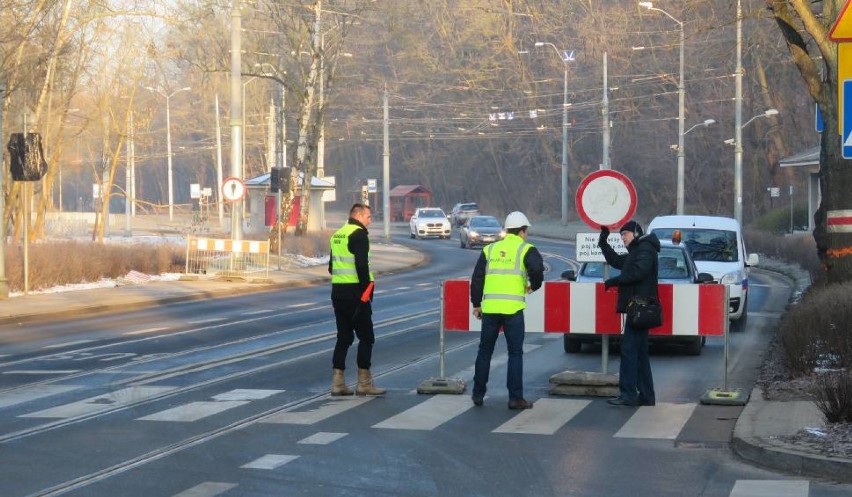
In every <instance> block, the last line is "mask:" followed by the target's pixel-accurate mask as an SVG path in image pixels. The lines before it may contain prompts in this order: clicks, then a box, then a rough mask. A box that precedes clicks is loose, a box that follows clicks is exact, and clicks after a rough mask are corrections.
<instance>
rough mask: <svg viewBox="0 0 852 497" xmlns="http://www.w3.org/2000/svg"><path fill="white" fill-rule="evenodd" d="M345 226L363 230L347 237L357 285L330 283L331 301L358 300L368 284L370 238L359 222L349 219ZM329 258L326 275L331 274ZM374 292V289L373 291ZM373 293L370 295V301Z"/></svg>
mask: <svg viewBox="0 0 852 497" xmlns="http://www.w3.org/2000/svg"><path fill="white" fill-rule="evenodd" d="M347 224H355V225H358V226H360V227H361V228H363V229H360V230H355V232H354V233H352V234H351V235H349V244H348V246H349V251H350V252H352V255H354V256H355V271H357V272H358V283H332V284H331V298H332V300H358V299H360V298H361V294H362V293H363V292H364V290H366V289H367V285H369V284H370V258H369V254H370V236H369V233H368V232H367V228H366V227H365V226H364V225H363V224H361V223H360V222H359V221H357V220H356V219H353V218H351V217H350V218H349V221H347ZM331 269H332V267H331V257H329V258H328V274H331ZM373 292H375V287H374V289H373ZM372 300H373V293H370V301H371V302H372Z"/></svg>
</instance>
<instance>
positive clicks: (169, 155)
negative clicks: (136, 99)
mask: <svg viewBox="0 0 852 497" xmlns="http://www.w3.org/2000/svg"><path fill="white" fill-rule="evenodd" d="M145 89H146V90H149V91H152V92H154V93H159V94H160V95H162V96H163V98H165V99H166V156H167V158H168V165H169V173H168V176H169V221H173V220H174V217H175V190H174V181H173V179H172V125H171V111H170V108H169V100H171V98H172V97H173V96H175V94H176V93H178V92H182V91H189V90H191V89H192V88H190V87H189V86H187V87H184V88H180V89H178V90H175V91H173V92H171V93H166V92H164V91H163V90H161V89H160V88H153V87H150V86H146V87H145Z"/></svg>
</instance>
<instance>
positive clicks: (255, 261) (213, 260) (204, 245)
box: [185, 236, 269, 278]
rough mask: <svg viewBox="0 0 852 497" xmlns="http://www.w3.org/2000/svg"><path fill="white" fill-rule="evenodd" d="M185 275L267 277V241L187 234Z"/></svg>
mask: <svg viewBox="0 0 852 497" xmlns="http://www.w3.org/2000/svg"><path fill="white" fill-rule="evenodd" d="M185 272H186V274H206V275H224V276H248V275H254V276H257V275H259V274H260V275H263V276H264V277H266V278H268V277H269V241H267V240H230V239H217V238H203V237H194V236H190V237H188V238H187V243H186V269H185Z"/></svg>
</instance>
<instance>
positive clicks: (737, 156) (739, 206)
mask: <svg viewBox="0 0 852 497" xmlns="http://www.w3.org/2000/svg"><path fill="white" fill-rule="evenodd" d="M742 22H743V19H742V10H741V5H740V0H737V69H736V74H735V80H734V81H735V92H736V93H735V95H734V113H735V118H736V124H735V125H734V219H736V220H737V222H738V223H740V225H741V226H742V224H743V126H742V122H743V48H742V47H743V27H742Z"/></svg>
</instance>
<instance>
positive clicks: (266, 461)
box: [240, 454, 299, 469]
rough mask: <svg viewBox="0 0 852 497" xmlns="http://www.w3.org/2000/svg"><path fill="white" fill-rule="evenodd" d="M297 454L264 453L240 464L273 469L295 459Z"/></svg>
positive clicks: (243, 466) (247, 466) (252, 467)
mask: <svg viewBox="0 0 852 497" xmlns="http://www.w3.org/2000/svg"><path fill="white" fill-rule="evenodd" d="M298 458H299V456H288V455H284V454H266V455H265V456H263V457H258V458H257V459H255V460H254V461H252V462H250V463H247V464H243V465H242V466H240V467H241V468H245V469H275V468H277V467H279V466H283V465H285V464H287V463H288V462H290V461H295V460H296V459H298Z"/></svg>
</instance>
